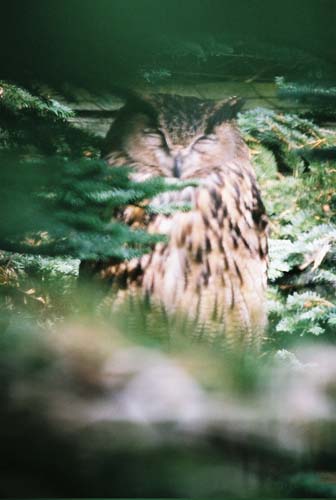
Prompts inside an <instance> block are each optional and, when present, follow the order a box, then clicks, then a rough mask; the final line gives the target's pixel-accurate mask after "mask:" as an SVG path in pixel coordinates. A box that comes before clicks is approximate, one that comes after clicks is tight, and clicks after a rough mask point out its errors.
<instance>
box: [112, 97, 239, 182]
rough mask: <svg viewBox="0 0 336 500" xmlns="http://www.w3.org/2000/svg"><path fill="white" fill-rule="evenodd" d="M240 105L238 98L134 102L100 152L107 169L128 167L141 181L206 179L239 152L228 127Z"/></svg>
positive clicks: (235, 134)
mask: <svg viewBox="0 0 336 500" xmlns="http://www.w3.org/2000/svg"><path fill="white" fill-rule="evenodd" d="M241 104H242V101H240V100H238V99H237V98H230V99H226V100H224V101H211V100H202V99H198V98H195V97H182V96H176V95H168V94H166V95H165V94H156V95H152V96H146V97H139V96H137V97H133V98H132V99H130V100H129V102H127V103H126V105H125V106H124V107H123V108H122V110H121V111H120V112H119V114H118V116H117V118H116V120H115V121H114V123H113V124H112V126H111V128H110V130H109V132H108V134H107V137H106V140H105V148H104V151H103V153H104V155H105V157H106V159H107V161H108V162H109V163H111V164H114V165H116V164H119V165H122V164H125V165H131V166H132V165H133V166H134V167H135V169H136V172H137V173H138V174H140V178H147V177H151V176H163V177H168V178H174V177H175V178H180V179H183V180H184V179H193V178H204V177H207V176H208V175H209V174H210V173H211V172H213V171H214V170H216V169H220V168H221V166H222V165H223V164H225V162H227V161H230V160H231V159H234V158H236V157H237V155H238V156H239V150H240V149H242V148H244V143H243V141H242V139H241V137H240V134H239V132H238V131H237V129H236V127H235V126H234V124H233V123H232V120H233V119H234V118H235V116H236V114H237V112H238V110H239V109H240V107H241Z"/></svg>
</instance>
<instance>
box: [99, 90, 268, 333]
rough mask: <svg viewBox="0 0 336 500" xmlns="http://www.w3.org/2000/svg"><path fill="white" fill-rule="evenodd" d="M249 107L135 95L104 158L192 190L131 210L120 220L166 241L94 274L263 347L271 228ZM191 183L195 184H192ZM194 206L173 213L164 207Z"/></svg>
mask: <svg viewBox="0 0 336 500" xmlns="http://www.w3.org/2000/svg"><path fill="white" fill-rule="evenodd" d="M240 106H241V101H240V100H239V99H237V98H235V97H232V98H229V99H226V100H223V101H212V100H204V99H198V98H195V97H184V96H177V95H163V94H156V95H150V96H142V97H141V96H136V97H135V96H133V97H132V98H131V99H130V100H129V101H128V102H127V103H126V105H125V106H124V107H123V108H122V109H121V110H120V111H119V113H118V115H117V117H116V119H115V120H114V122H113V124H112V126H111V128H110V130H109V132H108V133H107V136H106V139H105V145H104V150H103V156H104V158H105V159H106V161H107V163H108V164H109V165H110V166H111V168H113V167H114V166H117V167H120V166H123V165H125V166H130V167H132V174H131V175H132V177H133V179H134V180H136V181H143V180H146V179H150V178H152V177H155V176H161V177H164V178H165V179H166V180H167V182H175V183H176V182H181V181H183V182H184V185H185V187H184V188H183V189H181V190H180V191H171V192H166V193H164V194H161V195H158V196H156V197H155V198H154V199H152V200H148V204H150V205H151V207H154V208H155V207H156V208H157V209H158V210H157V214H156V215H153V214H152V215H149V213H148V210H146V209H145V208H146V207H144V206H128V207H127V208H126V209H125V210H123V211H122V212H121V213H120V214H119V218H120V219H121V220H123V221H124V222H125V223H127V224H128V225H130V226H131V227H133V228H146V230H147V231H148V232H149V233H158V234H162V235H165V236H166V240H165V242H159V243H157V244H156V246H155V247H154V248H153V251H152V252H151V253H149V254H146V255H143V256H142V257H141V258H135V259H132V260H130V261H127V262H122V263H120V262H119V263H118V262H109V263H106V262H105V263H96V265H95V266H94V273H95V274H96V275H99V277H100V278H101V279H103V280H107V281H108V282H110V283H113V286H114V287H115V288H116V289H117V295H118V294H119V297H124V296H125V294H126V295H127V294H132V293H133V294H134V293H140V294H142V295H143V296H144V297H146V298H147V299H148V300H150V302H151V303H152V304H156V305H159V306H160V307H163V308H164V310H165V311H166V312H167V313H168V314H182V315H185V316H186V317H188V318H189V319H190V320H191V321H192V322H193V324H195V325H196V326H195V327H196V328H201V329H203V330H204V331H206V330H208V331H209V332H212V333H211V335H215V336H216V335H217V336H218V335H220V336H224V337H225V338H226V339H229V340H230V339H231V340H232V339H244V340H248V341H249V342H251V341H257V342H259V340H258V339H260V337H261V336H262V332H263V330H264V327H265V324H266V307H265V289H266V271H267V228H268V220H267V216H266V214H265V209H264V205H263V203H262V200H261V197H260V191H259V188H258V184H257V182H256V177H255V173H254V169H253V166H252V164H251V160H250V153H249V150H248V147H247V146H246V144H245V143H244V141H243V139H242V137H241V135H240V133H239V131H238V129H237V127H236V125H235V123H234V118H235V116H236V114H237V112H238V110H239V109H240ZM188 183H189V184H192V183H193V185H188ZM171 205H174V206H176V207H179V206H185V205H187V206H188V207H189V210H188V211H178V210H177V211H176V212H173V213H170V215H167V214H166V215H165V214H164V212H163V213H162V211H161V213H160V210H159V209H160V208H162V207H165V206H171Z"/></svg>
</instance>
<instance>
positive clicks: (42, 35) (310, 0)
mask: <svg viewBox="0 0 336 500" xmlns="http://www.w3.org/2000/svg"><path fill="white" fill-rule="evenodd" d="M0 15H1V21H0V41H1V74H0V78H10V79H21V80H25V79H26V80H29V79H32V78H43V79H44V80H46V79H47V80H48V79H49V80H53V81H57V80H70V81H76V82H81V81H82V82H85V81H90V82H95V83H97V84H98V83H109V82H110V81H112V80H113V79H114V78H116V77H117V76H120V75H124V76H126V77H127V76H129V75H131V74H132V71H133V70H134V68H135V67H136V66H137V65H139V64H141V63H143V62H146V57H147V53H148V48H149V47H150V46H152V45H153V44H154V45H155V40H157V39H158V38H159V37H161V36H162V35H165V36H167V37H174V36H176V35H183V36H184V37H193V38H196V39H197V36H199V34H200V33H210V34H214V35H215V34H217V33H220V34H223V33H224V34H227V35H228V36H231V35H233V36H235V37H238V38H239V37H244V38H245V39H246V38H247V39H250V40H251V43H254V41H257V42H262V43H266V44H267V43H269V44H276V45H277V46H286V47H287V48H289V49H290V50H291V49H296V48H300V49H304V50H306V51H308V52H309V53H311V54H313V55H316V56H318V57H323V58H325V59H326V60H327V61H329V62H333V61H334V59H335V46H336V43H335V42H336V35H335V24H336V1H335V0H282V1H275V0H232V1H228V0H95V1H94V0H29V1H28V0H26V1H22V0H12V1H11V2H2V6H1V11H0Z"/></svg>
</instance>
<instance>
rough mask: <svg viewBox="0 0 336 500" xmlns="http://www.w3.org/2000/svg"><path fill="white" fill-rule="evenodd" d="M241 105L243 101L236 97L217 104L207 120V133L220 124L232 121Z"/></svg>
mask: <svg viewBox="0 0 336 500" xmlns="http://www.w3.org/2000/svg"><path fill="white" fill-rule="evenodd" d="M243 105H244V100H243V99H240V98H238V97H230V98H229V99H225V100H224V101H220V102H218V103H217V104H216V105H215V106H214V109H213V112H212V113H211V114H210V116H209V118H208V121H207V132H210V131H211V130H213V129H214V128H215V127H217V126H218V125H220V124H221V123H224V122H229V121H231V120H234V119H235V118H236V116H237V113H238V112H239V111H240V110H241V108H242V107H243Z"/></svg>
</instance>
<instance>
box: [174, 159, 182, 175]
mask: <svg viewBox="0 0 336 500" xmlns="http://www.w3.org/2000/svg"><path fill="white" fill-rule="evenodd" d="M181 172H182V157H181V155H179V154H178V155H177V156H176V157H175V159H174V168H173V176H174V177H181Z"/></svg>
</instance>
